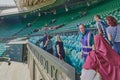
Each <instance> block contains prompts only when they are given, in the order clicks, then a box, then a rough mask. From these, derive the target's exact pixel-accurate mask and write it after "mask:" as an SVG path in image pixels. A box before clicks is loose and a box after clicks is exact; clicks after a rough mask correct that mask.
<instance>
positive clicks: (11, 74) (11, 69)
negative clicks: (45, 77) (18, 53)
mask: <svg viewBox="0 0 120 80" xmlns="http://www.w3.org/2000/svg"><path fill="white" fill-rule="evenodd" d="M0 80H31V79H30V72H29V69H28V65H27V64H24V63H20V62H11V65H10V66H9V65H8V63H7V62H2V64H1V65H0Z"/></svg>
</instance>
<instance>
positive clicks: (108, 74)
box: [81, 35, 120, 80]
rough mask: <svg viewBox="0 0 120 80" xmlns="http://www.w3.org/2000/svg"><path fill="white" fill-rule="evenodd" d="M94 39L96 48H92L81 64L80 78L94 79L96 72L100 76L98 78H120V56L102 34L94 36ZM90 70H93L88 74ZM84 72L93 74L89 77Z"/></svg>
mask: <svg viewBox="0 0 120 80" xmlns="http://www.w3.org/2000/svg"><path fill="white" fill-rule="evenodd" d="M94 41H95V47H96V50H92V51H91V52H90V54H89V55H88V57H87V59H86V61H85V64H84V65H83V69H84V70H83V71H82V77H81V80H94V77H95V76H96V74H97V73H99V74H100V76H101V79H99V80H120V56H119V55H118V54H116V52H115V51H114V50H113V49H112V48H111V47H110V45H109V44H108V43H107V42H106V40H105V39H104V38H103V37H102V36H100V35H97V36H95V37H94ZM90 70H93V74H91V73H90V74H89V72H90ZM84 71H85V72H86V71H88V72H86V73H85V72H84ZM86 74H87V75H88V74H89V76H90V75H93V76H92V78H91V79H89V77H88V76H86ZM84 76H85V77H84ZM85 78H87V79H85Z"/></svg>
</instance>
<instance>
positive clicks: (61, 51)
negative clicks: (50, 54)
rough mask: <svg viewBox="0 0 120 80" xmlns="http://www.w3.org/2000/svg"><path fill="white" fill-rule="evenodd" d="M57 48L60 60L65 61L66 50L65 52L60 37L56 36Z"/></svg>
mask: <svg viewBox="0 0 120 80" xmlns="http://www.w3.org/2000/svg"><path fill="white" fill-rule="evenodd" d="M55 48H56V53H57V54H56V55H57V57H58V58H59V59H60V60H64V58H65V50H64V46H63V42H62V40H61V38H60V35H57V36H56V44H55Z"/></svg>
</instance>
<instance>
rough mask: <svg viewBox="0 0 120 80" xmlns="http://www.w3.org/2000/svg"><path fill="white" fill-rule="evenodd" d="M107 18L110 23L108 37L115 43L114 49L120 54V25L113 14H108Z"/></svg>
mask: <svg viewBox="0 0 120 80" xmlns="http://www.w3.org/2000/svg"><path fill="white" fill-rule="evenodd" d="M106 20H107V23H108V25H109V27H108V28H107V35H108V39H109V41H111V42H112V43H113V48H114V50H115V51H116V52H117V53H118V54H119V55H120V26H119V25H118V23H117V20H116V19H115V18H114V17H112V16H107V17H106Z"/></svg>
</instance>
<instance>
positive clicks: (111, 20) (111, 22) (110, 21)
mask: <svg viewBox="0 0 120 80" xmlns="http://www.w3.org/2000/svg"><path fill="white" fill-rule="evenodd" d="M106 20H107V21H108V25H110V26H112V27H113V26H117V20H116V19H115V18H114V17H113V16H107V17H106Z"/></svg>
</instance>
